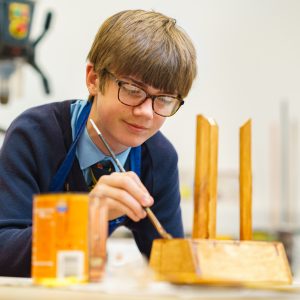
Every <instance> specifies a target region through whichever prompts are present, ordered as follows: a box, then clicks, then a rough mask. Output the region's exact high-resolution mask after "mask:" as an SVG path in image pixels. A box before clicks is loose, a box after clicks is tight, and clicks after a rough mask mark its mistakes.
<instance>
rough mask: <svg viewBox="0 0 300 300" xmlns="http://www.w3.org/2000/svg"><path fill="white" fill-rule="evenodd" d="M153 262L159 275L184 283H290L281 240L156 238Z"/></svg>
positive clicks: (164, 278)
mask: <svg viewBox="0 0 300 300" xmlns="http://www.w3.org/2000/svg"><path fill="white" fill-rule="evenodd" d="M150 266H151V267H152V268H153V269H154V270H155V271H156V273H157V279H162V280H167V281H170V282H173V283H181V284H187V283H191V284H199V283H202V284H203V283H206V284H226V285H241V284H249V283H251V284H253V283H259V284H261V283H265V284H290V283H291V282H292V275H291V271H290V267H289V264H288V261H287V257H286V254H285V250H284V247H283V245H282V244H281V243H279V242H256V241H224V240H203V239H191V240H188V239H173V240H163V239H161V240H155V241H154V243H153V247H152V251H151V257H150Z"/></svg>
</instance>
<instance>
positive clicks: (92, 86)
mask: <svg viewBox="0 0 300 300" xmlns="http://www.w3.org/2000/svg"><path fill="white" fill-rule="evenodd" d="M85 79H86V86H87V88H88V90H89V94H90V96H95V95H96V94H97V92H98V86H99V80H98V74H97V73H96V72H95V71H94V65H93V64H91V63H88V64H87V65H86V75H85Z"/></svg>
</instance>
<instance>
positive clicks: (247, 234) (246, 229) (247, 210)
mask: <svg viewBox="0 0 300 300" xmlns="http://www.w3.org/2000/svg"><path fill="white" fill-rule="evenodd" d="M251 239H252V161H251V120H248V121H247V122H246V123H245V124H244V125H243V126H242V127H240V240H251Z"/></svg>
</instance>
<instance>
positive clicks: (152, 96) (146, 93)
mask: <svg viewBox="0 0 300 300" xmlns="http://www.w3.org/2000/svg"><path fill="white" fill-rule="evenodd" d="M106 72H107V73H108V74H109V75H110V76H111V77H113V79H114V81H115V82H116V83H117V85H118V87H119V89H118V100H119V101H120V102H121V103H122V104H124V105H127V106H130V107H137V106H140V105H141V104H143V103H144V102H145V101H146V100H147V99H148V98H150V99H151V100H152V110H153V111H154V113H156V114H157V115H159V116H161V117H171V116H173V115H175V113H176V112H177V111H178V110H179V108H180V107H181V106H182V105H183V104H184V100H183V99H181V98H179V97H180V96H178V97H173V96H170V95H166V94H160V95H151V94H149V93H148V92H146V91H145V90H144V89H143V88H141V87H139V86H137V85H135V84H133V83H131V82H127V81H124V80H119V79H117V78H116V76H115V75H114V74H112V73H110V72H108V71H107V70H106ZM123 84H129V85H132V86H134V87H136V88H139V89H140V90H142V91H143V92H144V93H145V95H146V96H145V99H143V100H142V101H141V102H140V103H138V104H136V105H130V104H127V103H124V102H123V101H122V100H121V99H120V90H121V87H122V85H123ZM162 96H167V97H170V98H172V99H175V100H177V101H179V105H178V107H177V109H176V110H175V111H174V112H173V113H172V114H171V115H167V116H165V115H162V114H159V113H158V112H156V111H155V110H154V101H155V99H156V98H158V97H162Z"/></svg>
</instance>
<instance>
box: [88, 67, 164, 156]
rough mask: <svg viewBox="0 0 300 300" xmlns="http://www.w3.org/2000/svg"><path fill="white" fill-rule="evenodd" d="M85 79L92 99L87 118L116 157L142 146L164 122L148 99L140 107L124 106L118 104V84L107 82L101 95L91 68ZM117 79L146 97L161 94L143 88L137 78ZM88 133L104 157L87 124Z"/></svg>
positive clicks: (149, 88) (90, 127)
mask: <svg viewBox="0 0 300 300" xmlns="http://www.w3.org/2000/svg"><path fill="white" fill-rule="evenodd" d="M86 75H87V76H86V81H87V86H88V89H89V92H90V95H92V96H94V102H93V105H92V109H91V113H90V118H92V119H93V120H94V122H95V123H96V125H97V127H98V128H99V130H100V131H101V133H102V134H103V135H104V137H105V138H106V140H107V142H108V144H109V145H110V146H111V148H112V149H113V150H114V151H115V152H116V153H120V152H122V151H124V150H126V149H127V148H128V147H135V146H138V145H141V144H142V143H143V142H145V141H146V140H147V139H149V138H150V137H151V136H152V135H154V134H155V133H156V132H157V131H158V130H159V129H160V128H161V126H162V125H163V123H164V122H165V119H166V118H165V117H162V116H159V115H157V114H155V113H154V112H153V110H152V100H151V99H150V98H148V99H147V100H146V101H145V102H144V103H142V104H141V105H139V106H136V107H131V106H126V105H124V104H122V103H121V102H120V101H119V100H118V84H117V83H116V82H115V81H114V80H112V79H110V78H108V80H107V84H106V87H105V91H104V93H103V94H102V93H101V92H100V91H99V88H98V87H99V78H98V75H97V74H96V73H95V72H94V70H93V67H92V65H88V66H87V74H86ZM118 79H120V80H124V81H127V82H132V83H134V84H135V85H137V86H139V87H141V88H143V89H144V90H145V91H146V92H148V93H149V94H152V95H159V94H161V91H160V90H157V89H155V88H153V87H151V86H145V85H144V84H143V83H141V82H139V81H138V80H137V79H136V78H131V77H120V78H118ZM87 129H88V132H89V135H90V137H91V138H92V140H93V141H94V143H95V144H96V145H97V146H98V148H100V149H101V150H102V152H104V153H107V151H106V149H105V148H104V146H103V144H102V142H101V141H100V139H99V137H98V136H97V134H96V132H95V130H94V128H92V126H91V124H90V122H88V123H87Z"/></svg>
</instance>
